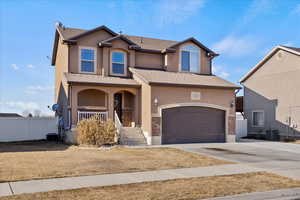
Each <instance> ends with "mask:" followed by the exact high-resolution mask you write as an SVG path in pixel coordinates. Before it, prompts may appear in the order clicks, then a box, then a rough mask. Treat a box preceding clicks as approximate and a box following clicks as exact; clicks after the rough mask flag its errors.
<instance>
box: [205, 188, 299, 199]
mask: <svg viewBox="0 0 300 200" xmlns="http://www.w3.org/2000/svg"><path fill="white" fill-rule="evenodd" d="M241 199H242V200H297V199H300V188H292V189H283V190H272V191H267V192H253V193H247V194H238V195H232V196H226V197H216V198H209V199H202V200H241Z"/></svg>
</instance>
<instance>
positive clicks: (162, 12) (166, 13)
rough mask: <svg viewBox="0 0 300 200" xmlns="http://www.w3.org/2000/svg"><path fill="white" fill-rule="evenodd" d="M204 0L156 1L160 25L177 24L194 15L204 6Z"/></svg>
mask: <svg viewBox="0 0 300 200" xmlns="http://www.w3.org/2000/svg"><path fill="white" fill-rule="evenodd" d="M204 2H205V1H204V0H188V1H187V0H162V1H158V13H157V17H158V18H159V21H160V25H166V24H179V23H181V22H183V21H184V20H186V19H187V18H189V17H191V16H192V15H194V14H195V13H196V12H197V11H198V10H199V9H200V8H201V7H203V6H204Z"/></svg>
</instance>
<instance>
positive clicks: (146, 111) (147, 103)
mask: <svg viewBox="0 0 300 200" xmlns="http://www.w3.org/2000/svg"><path fill="white" fill-rule="evenodd" d="M133 78H134V79H135V80H136V81H137V82H139V83H140V84H141V89H140V91H139V94H140V105H141V106H140V115H141V117H140V119H141V128H142V130H143V133H144V135H145V137H146V138H147V136H149V135H151V86H150V85H148V84H146V83H144V81H142V80H141V79H140V78H139V77H137V76H136V75H133Z"/></svg>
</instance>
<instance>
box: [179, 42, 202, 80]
mask: <svg viewBox="0 0 300 200" xmlns="http://www.w3.org/2000/svg"><path fill="white" fill-rule="evenodd" d="M185 46H194V47H196V48H197V49H198V50H199V71H198V72H192V71H191V69H190V71H183V70H182V66H181V59H182V58H181V57H182V56H181V52H182V51H188V52H196V51H191V50H183V48H184V47H185ZM190 63H191V56H190ZM178 71H179V72H185V73H196V74H200V73H201V48H199V47H198V46H197V45H195V44H192V43H187V44H184V45H181V46H180V49H179V70H178Z"/></svg>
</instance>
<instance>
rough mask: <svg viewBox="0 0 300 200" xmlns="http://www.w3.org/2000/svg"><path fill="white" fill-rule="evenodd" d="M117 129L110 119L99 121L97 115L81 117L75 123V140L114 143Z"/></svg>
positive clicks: (91, 143) (88, 142) (86, 143)
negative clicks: (87, 117) (81, 118)
mask: <svg viewBox="0 0 300 200" xmlns="http://www.w3.org/2000/svg"><path fill="white" fill-rule="evenodd" d="M116 137H117V130H116V128H115V124H114V122H113V121H112V120H107V121H100V120H99V119H97V117H92V118H89V119H83V120H81V121H79V122H78V124H77V141H78V143H79V144H85V145H97V146H101V145H104V144H114V143H116V141H117V139H116Z"/></svg>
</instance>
